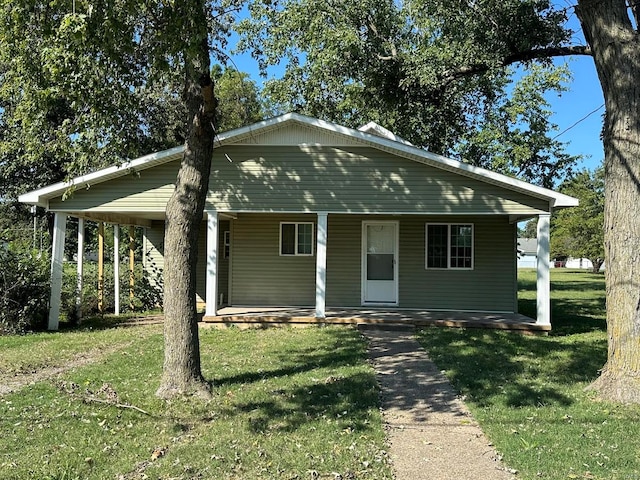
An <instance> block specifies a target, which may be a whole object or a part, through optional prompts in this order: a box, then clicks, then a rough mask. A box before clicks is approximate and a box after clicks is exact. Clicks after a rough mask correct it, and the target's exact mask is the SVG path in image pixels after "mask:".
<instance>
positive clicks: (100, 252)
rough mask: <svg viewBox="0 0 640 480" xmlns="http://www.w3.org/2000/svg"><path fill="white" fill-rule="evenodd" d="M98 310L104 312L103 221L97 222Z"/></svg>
mask: <svg viewBox="0 0 640 480" xmlns="http://www.w3.org/2000/svg"><path fill="white" fill-rule="evenodd" d="M98 312H100V314H103V313H104V223H103V222H100V223H98Z"/></svg>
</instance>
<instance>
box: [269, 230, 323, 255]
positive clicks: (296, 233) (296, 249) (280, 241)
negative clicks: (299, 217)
mask: <svg viewBox="0 0 640 480" xmlns="http://www.w3.org/2000/svg"><path fill="white" fill-rule="evenodd" d="M282 225H295V233H294V234H295V245H294V246H295V253H282ZM300 225H311V253H299V252H298V247H299V246H300V245H299V244H298V227H299V226H300ZM313 225H314V223H313V222H280V229H279V241H278V253H279V255H280V256H281V257H313V255H314V253H315V249H314V243H315V242H314V241H313Z"/></svg>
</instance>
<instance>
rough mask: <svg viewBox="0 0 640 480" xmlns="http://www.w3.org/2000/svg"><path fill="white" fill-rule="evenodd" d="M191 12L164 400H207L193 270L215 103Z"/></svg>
mask: <svg viewBox="0 0 640 480" xmlns="http://www.w3.org/2000/svg"><path fill="white" fill-rule="evenodd" d="M193 3H195V4H200V2H197V1H195V2H193ZM192 11H193V12H194V14H195V15H196V16H197V15H198V14H200V16H201V19H196V18H193V19H191V21H192V22H193V23H194V24H196V25H195V28H194V30H195V31H194V32H192V33H193V35H198V36H199V44H198V43H196V48H195V49H193V50H191V51H189V52H185V57H186V58H185V64H186V65H185V70H186V80H185V82H186V84H185V101H186V104H187V107H188V112H189V118H190V119H191V121H190V125H189V135H188V138H187V141H186V144H185V152H184V156H183V158H182V164H181V167H180V170H179V172H178V178H177V180H176V186H175V191H174V193H173V195H172V196H171V198H170V199H169V202H168V203H167V210H166V227H165V240H164V255H165V266H164V313H165V321H164V366H163V372H162V379H161V382H160V388H159V389H158V391H157V392H156V395H158V396H159V397H162V398H169V397H171V396H174V395H176V394H182V393H197V394H203V395H208V394H209V390H210V388H209V385H208V384H207V383H206V382H205V380H204V378H203V377H202V373H201V369H200V343H199V339H198V320H197V313H196V273H195V272H196V269H195V265H196V261H197V253H198V252H197V250H198V232H199V229H200V224H201V223H202V219H203V211H204V203H205V199H206V195H207V190H208V187H209V173H210V172H211V158H212V153H213V139H214V127H213V121H214V116H215V115H214V114H215V108H216V101H215V98H214V95H213V83H212V81H211V77H210V74H209V69H210V65H209V48H208V38H207V34H206V16H205V13H204V8H203V7H202V6H200V8H199V9H198V8H194V9H193V10H192ZM190 33H191V32H190ZM196 38H197V37H196Z"/></svg>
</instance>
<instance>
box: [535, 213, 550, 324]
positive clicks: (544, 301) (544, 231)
mask: <svg viewBox="0 0 640 480" xmlns="http://www.w3.org/2000/svg"><path fill="white" fill-rule="evenodd" d="M550 218H551V214H549V213H544V214H541V215H538V232H537V238H538V249H537V279H536V292H537V294H536V300H537V320H536V323H537V324H538V325H551V282H550V279H549V250H550V249H549V223H550Z"/></svg>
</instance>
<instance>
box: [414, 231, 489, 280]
mask: <svg viewBox="0 0 640 480" xmlns="http://www.w3.org/2000/svg"><path fill="white" fill-rule="evenodd" d="M429 225H446V226H447V252H446V253H447V266H446V267H429V264H428V261H429V259H428V255H427V252H428V249H429ZM452 225H463V226H470V227H471V267H452V266H451V226H452ZM475 240H476V239H475V224H474V223H469V222H464V223H455V222H454V223H451V222H427V223H425V225H424V268H425V270H466V271H470V270H473V269H474V268H475V254H476V241H475Z"/></svg>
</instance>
